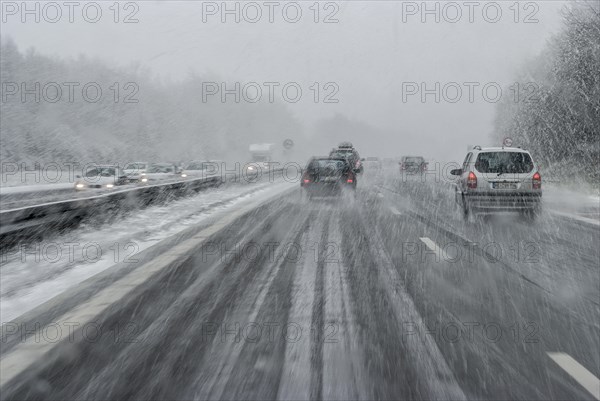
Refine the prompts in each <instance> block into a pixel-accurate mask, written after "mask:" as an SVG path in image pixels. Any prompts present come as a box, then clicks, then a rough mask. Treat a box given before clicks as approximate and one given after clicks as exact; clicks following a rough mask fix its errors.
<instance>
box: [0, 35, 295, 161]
mask: <svg viewBox="0 0 600 401" xmlns="http://www.w3.org/2000/svg"><path fill="white" fill-rule="evenodd" d="M0 52H1V54H2V57H1V64H0V71H1V82H2V94H1V95H2V99H1V103H0V107H1V117H2V118H1V122H0V159H2V161H4V162H25V163H34V162H38V163H51V162H57V163H65V162H69V163H70V162H78V163H82V164H85V163H106V162H124V161H132V160H148V161H163V160H170V161H176V160H183V161H185V160H192V159H205V158H208V159H227V160H237V159H240V160H244V158H247V157H248V145H249V144H250V143H255V142H262V141H273V142H275V141H277V142H280V141H282V140H283V138H288V137H289V138H298V137H299V136H300V135H302V126H301V124H300V123H299V122H298V121H297V120H296V119H295V118H294V117H293V115H292V114H291V112H290V111H289V109H288V108H287V107H286V105H285V104H282V103H276V102H273V103H270V102H268V101H267V100H265V99H261V100H260V101H258V102H256V103H251V102H246V101H241V102H239V103H236V102H235V101H234V99H233V97H232V96H229V97H228V99H226V100H227V101H226V102H222V101H221V98H220V96H207V97H206V98H205V99H203V96H202V85H203V82H204V83H205V82H218V81H223V79H222V78H218V77H207V76H197V75H190V76H189V77H187V78H186V79H184V80H182V81H178V82H176V83H164V82H160V81H159V80H158V79H156V78H154V79H153V78H152V77H151V74H150V73H149V72H148V71H145V70H144V69H142V68H140V67H131V68H128V69H116V68H111V67H109V66H107V65H105V64H104V63H102V62H100V61H98V60H93V59H90V58H87V57H84V56H80V57H79V58H76V59H69V60H62V59H57V58H52V57H48V56H45V55H40V54H38V53H37V52H36V51H35V50H28V51H27V52H21V51H19V49H18V48H17V46H16V45H15V44H14V42H13V41H12V40H10V39H3V40H2V42H1V49H0ZM231 86H233V84H231Z"/></svg>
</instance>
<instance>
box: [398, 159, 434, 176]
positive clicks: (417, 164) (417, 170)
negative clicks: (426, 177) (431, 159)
mask: <svg viewBox="0 0 600 401" xmlns="http://www.w3.org/2000/svg"><path fill="white" fill-rule="evenodd" d="M399 164H400V172H401V173H402V174H423V172H424V171H427V162H426V161H425V159H424V158H423V157H422V156H402V159H400V163H399Z"/></svg>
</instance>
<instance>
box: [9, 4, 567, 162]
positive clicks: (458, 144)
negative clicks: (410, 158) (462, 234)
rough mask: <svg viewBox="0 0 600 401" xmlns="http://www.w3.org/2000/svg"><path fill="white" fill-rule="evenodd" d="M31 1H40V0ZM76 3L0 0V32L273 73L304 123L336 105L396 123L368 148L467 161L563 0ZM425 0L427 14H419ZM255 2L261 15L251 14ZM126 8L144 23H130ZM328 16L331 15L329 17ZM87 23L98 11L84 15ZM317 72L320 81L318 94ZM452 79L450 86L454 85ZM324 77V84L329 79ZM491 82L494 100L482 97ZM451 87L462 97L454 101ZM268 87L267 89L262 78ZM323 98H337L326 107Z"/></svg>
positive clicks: (43, 49)
mask: <svg viewBox="0 0 600 401" xmlns="http://www.w3.org/2000/svg"><path fill="white" fill-rule="evenodd" d="M28 4H29V7H30V8H31V9H34V10H35V8H34V7H36V6H35V4H36V3H28ZM55 4H59V5H62V4H63V2H58V3H55ZM84 4H85V3H83V2H82V3H79V5H78V6H76V7H75V8H74V9H73V17H72V18H73V22H70V21H69V18H70V17H69V9H68V7H66V6H61V8H60V10H61V13H62V17H61V18H59V19H58V22H55V23H51V22H49V21H48V20H52V19H57V18H55V16H56V10H55V9H53V8H52V7H46V8H45V9H44V3H38V6H37V7H39V16H40V22H39V23H36V22H35V21H34V19H35V14H27V15H23V13H22V11H23V10H22V9H21V2H3V3H2V27H1V33H2V35H3V36H5V35H9V36H11V37H12V38H13V39H14V41H15V42H16V43H17V45H18V46H19V48H20V49H22V50H24V49H26V48H29V47H34V48H36V50H38V51H39V52H40V53H43V54H47V55H58V56H60V57H76V56H77V55H79V54H85V55H88V56H93V57H97V58H99V59H101V60H104V61H105V62H106V63H107V64H110V65H118V66H129V65H132V64H134V63H139V64H141V65H142V66H143V67H145V68H147V69H149V70H151V71H152V72H153V73H154V74H155V75H156V76H159V77H160V78H161V79H162V80H164V81H165V82H169V81H170V80H180V79H184V78H185V77H186V76H188V75H189V74H190V73H192V72H197V73H204V72H211V73H214V74H218V75H219V76H220V77H221V78H223V79H227V80H234V81H239V82H241V84H242V85H244V84H245V83H248V82H257V83H259V84H261V85H262V83H264V82H278V83H280V86H279V87H277V88H275V92H274V101H275V102H283V103H286V104H288V105H289V107H290V109H291V110H293V112H294V113H295V114H296V115H297V116H298V118H299V119H300V120H301V121H302V122H304V123H305V125H306V127H307V130H310V127H311V125H312V124H313V123H314V122H315V121H316V120H317V119H319V118H322V117H328V116H331V115H333V114H334V113H336V112H338V113H343V114H345V115H347V116H348V117H349V118H351V119H356V120H360V121H363V122H366V123H369V124H371V125H375V126H378V127H381V128H384V129H390V130H393V131H394V132H396V133H397V134H394V135H392V136H391V137H390V138H389V142H388V143H378V144H376V145H375V144H372V143H370V144H369V143H368V138H365V144H363V146H368V148H369V151H370V152H377V153H379V154H380V155H382V156H393V155H401V154H403V153H412V154H416V153H421V154H424V155H426V156H427V157H430V158H436V159H442V160H448V159H457V158H462V156H463V155H464V153H465V152H464V151H465V149H466V146H467V144H476V143H478V144H483V145H485V144H488V142H489V140H488V138H489V134H490V132H491V130H492V121H493V118H494V104H493V103H492V101H491V100H493V99H494V98H496V94H495V89H494V88H495V87H496V84H498V85H500V86H502V87H504V86H506V85H510V84H512V83H514V80H515V75H516V73H517V72H518V71H519V70H521V69H522V68H524V66H525V65H526V63H527V61H528V60H530V59H531V58H533V57H535V56H536V55H537V54H539V52H540V51H541V50H542V49H543V47H544V45H545V43H546V41H547V40H548V39H549V38H550V37H551V35H552V34H553V33H556V32H557V31H558V30H559V29H560V24H561V21H560V13H559V10H560V9H561V7H563V6H564V2H560V1H542V2H540V1H536V2H520V3H518V4H517V6H515V2H513V1H505V2H496V3H493V2H484V1H481V2H471V3H469V2H462V1H458V2H451V5H447V4H446V3H444V2H428V3H422V2H420V1H419V2H401V1H368V2H367V1H351V2H320V3H318V7H316V6H315V2H314V1H308V2H297V3H293V4H291V5H288V6H286V7H287V8H286V9H285V11H284V5H285V4H286V3H284V2H272V3H270V4H272V6H268V5H265V4H266V3H265V2H262V1H261V2H256V3H252V4H251V5H248V4H247V3H236V2H228V3H227V7H228V8H229V9H232V10H233V9H235V7H237V8H238V10H239V13H238V15H237V16H239V19H240V21H239V22H236V21H235V19H236V13H235V12H234V13H232V14H226V15H223V14H222V4H223V3H222V2H220V1H219V2H194V1H169V2H162V3H159V2H149V1H145V2H138V3H136V4H137V5H136V6H134V5H133V3H125V2H123V3H120V7H119V9H120V10H119V13H118V20H119V22H117V23H115V22H114V19H115V17H117V16H116V15H115V9H114V8H112V9H111V6H112V4H113V2H112V1H109V2H98V3H96V4H98V5H99V8H100V9H101V10H102V15H101V17H99V18H96V6H95V5H92V6H88V8H87V9H86V13H85V18H84V15H83V14H84V12H83V5H84ZM469 4H471V5H469ZM255 5H257V6H258V7H256V6H255ZM424 6H425V7H427V8H428V9H429V10H433V11H432V12H431V13H429V14H424V13H423V7H424ZM15 7H16V8H18V9H15ZM269 7H272V8H269ZM317 8H318V9H319V12H318V15H317V14H316V9H317ZM257 10H260V12H261V14H262V17H260V18H255V17H256V15H257ZM270 10H272V19H273V22H269V19H270V15H269V13H270ZM298 10H301V12H302V15H301V16H300V17H296V16H297V11H298ZM436 10H437V11H436ZM498 10H500V12H501V14H500V15H499V14H497V12H498ZM517 10H518V12H517ZM457 12H460V13H461V15H459V14H457ZM127 17H128V18H129V19H130V20H132V21H133V20H137V21H138V22H133V23H124V22H123V20H124V19H126V18H127ZM23 18H26V21H25V22H22V19H23ZM86 18H87V20H88V21H86ZM223 18H225V22H223V21H222V19H223ZM315 18H316V19H318V21H319V22H315ZM326 18H329V19H330V20H331V21H332V22H331V23H325V22H324V20H325V19H326ZM436 18H438V19H439V22H436ZM94 19H99V21H98V22H96V23H92V22H89V21H92V20H94ZM253 19H258V21H257V22H255V23H252V22H250V20H253ZM294 20H298V21H297V22H292V21H294ZM336 20H337V22H335V21H336ZM515 20H517V21H518V22H515ZM526 20H527V21H529V23H526V22H525V21H526ZM452 21H455V22H452ZM493 21H496V22H493ZM289 82H295V83H297V84H298V86H299V87H300V88H301V89H302V97H301V98H300V100H299V101H298V102H297V103H290V102H289V101H286V100H285V99H284V98H283V95H282V93H281V88H282V87H283V85H284V84H286V83H289ZM315 82H318V83H319V84H320V85H319V87H320V90H319V93H318V96H319V97H318V99H317V101H316V102H315V99H314V96H315V92H316V91H315V88H316V87H315V86H314V83H315ZM436 82H439V84H440V92H439V94H440V102H439V103H436V102H435V95H434V94H430V95H427V97H426V98H425V102H422V100H421V94H420V92H419V93H416V94H414V95H410V94H409V93H408V92H407V91H408V90H413V91H414V90H415V88H416V89H417V90H419V91H420V89H421V88H420V85H421V83H425V85H427V87H428V88H429V89H434V88H435V83H436ZM453 82H454V83H456V84H457V85H455V84H450V85H448V84H449V83H453ZM465 82H473V83H477V84H470V85H473V86H471V87H472V88H473V89H474V92H473V94H474V97H473V99H472V102H471V101H470V99H469V86H467V85H465V84H464V83H465ZM326 83H332V84H331V85H329V86H328V87H327V88H324V85H325V84H326ZM413 83H416V85H417V86H416V87H415V86H414V84H413ZM486 84H488V87H489V90H488V94H487V95H488V99H489V100H486V99H485V97H484V95H483V94H482V88H483V86H484V85H486ZM444 85H447V86H446V88H447V92H446V93H445V95H446V96H444V92H443V87H444ZM476 85H478V86H476ZM457 86H458V87H459V88H460V89H461V90H462V97H461V98H460V100H458V101H456V103H452V102H450V101H449V100H452V99H454V98H455V96H456V87H457ZM311 87H312V88H313V89H311ZM141 89H143V88H141ZM262 89H263V96H266V95H267V91H268V87H266V86H262ZM336 90H337V93H334V92H335V91H336ZM248 93H250V94H252V93H253V92H248ZM289 93H291V94H292V95H290V96H293V92H289ZM328 94H329V95H330V96H331V97H330V100H335V99H337V100H338V103H324V100H325V96H326V95H328ZM199 95H200V94H199ZM502 95H503V96H512V95H513V94H511V93H507V92H504V93H503V94H502ZM357 145H360V144H357ZM408 149H410V151H409V150H408ZM321 153H322V152H321Z"/></svg>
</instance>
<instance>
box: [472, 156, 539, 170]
mask: <svg viewBox="0 0 600 401" xmlns="http://www.w3.org/2000/svg"><path fill="white" fill-rule="evenodd" d="M475 168H476V169H477V171H479V172H481V173H513V174H524V173H529V172H531V170H533V161H532V160H531V156H529V154H527V153H523V152H482V153H480V154H479V155H478V156H477V160H476V161H475Z"/></svg>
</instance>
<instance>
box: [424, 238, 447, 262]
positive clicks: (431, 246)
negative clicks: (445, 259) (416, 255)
mask: <svg viewBox="0 0 600 401" xmlns="http://www.w3.org/2000/svg"><path fill="white" fill-rule="evenodd" d="M419 239H420V240H421V241H423V243H424V244H425V245H426V246H427V248H429V249H431V250H432V251H433V252H434V253H435V256H436V258H437V259H436V260H440V258H441V257H442V256H443V255H442V253H443V250H442V248H440V247H439V246H438V245H437V244H436V243H435V242H433V241H432V240H431V239H429V238H427V237H420V238H419Z"/></svg>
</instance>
